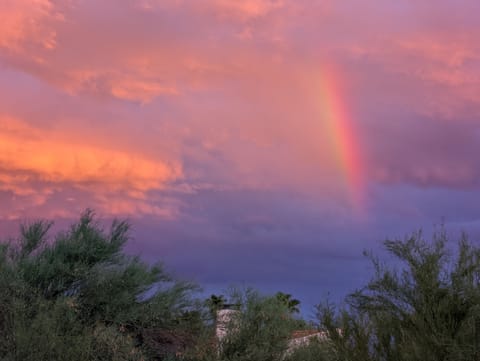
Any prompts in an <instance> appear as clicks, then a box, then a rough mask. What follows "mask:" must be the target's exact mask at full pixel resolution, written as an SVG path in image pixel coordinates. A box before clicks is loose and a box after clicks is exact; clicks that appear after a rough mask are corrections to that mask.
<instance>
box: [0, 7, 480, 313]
mask: <svg viewBox="0 0 480 361" xmlns="http://www.w3.org/2000/svg"><path fill="white" fill-rule="evenodd" d="M479 14H480V2H478V1H477V0H439V1H435V2H431V1H419V0H415V1H414V0H405V1H393V0H392V1H389V0H346V1H336V0H102V1H98V0H2V1H0V234H1V235H2V237H7V236H8V235H12V234H14V231H15V229H16V228H17V226H18V224H19V222H21V221H24V220H28V219H33V218H39V217H47V218H54V219H57V220H59V222H60V224H61V223H62V222H64V223H68V222H70V221H71V220H72V219H75V218H76V217H78V215H79V213H80V212H81V211H82V210H83V209H85V208H87V207H90V208H93V209H95V210H96V211H97V213H98V214H99V215H100V216H101V217H103V218H104V219H110V218H112V217H121V218H129V219H130V220H131V221H132V223H133V225H134V230H133V234H132V235H133V239H132V241H131V242H130V244H129V245H128V249H129V251H130V252H133V253H140V254H142V255H143V256H144V257H145V259H147V260H149V261H150V260H151V261H153V260H156V259H162V260H163V261H164V262H165V263H166V264H167V265H168V266H169V267H170V268H171V269H173V270H175V271H176V272H177V273H178V274H180V275H182V276H183V277H187V278H190V279H195V280H196V281H198V282H200V283H201V284H202V285H204V286H205V287H206V289H207V291H210V290H213V291H216V290H221V289H223V288H225V287H226V286H228V285H229V284H233V283H236V284H243V285H255V286H258V287H261V288H262V289H264V290H267V291H276V290H282V291H287V292H291V293H293V294H294V295H295V296H296V297H298V298H301V299H302V300H304V302H305V303H306V304H313V303H315V302H318V301H319V300H320V299H321V297H323V296H325V295H326V294H327V293H329V292H330V293H331V294H332V295H334V298H335V297H341V296H342V295H344V294H345V293H346V292H348V291H350V290H352V289H353V288H355V287H359V286H361V284H362V282H364V280H365V279H366V277H367V275H368V274H369V271H370V270H369V267H368V262H366V261H365V260H364V259H363V257H362V250H364V249H372V250H374V251H375V250H379V249H380V246H379V245H380V241H381V240H383V239H385V238H386V237H403V236H404V235H405V234H407V233H409V232H411V231H414V230H416V229H418V228H420V227H423V228H425V229H426V230H431V229H432V227H433V225H434V224H438V223H440V222H441V221H442V220H443V221H444V222H445V223H446V225H447V229H449V230H451V232H452V234H453V235H455V234H456V232H458V230H465V231H467V232H469V233H470V234H471V235H472V238H475V239H478V238H480V42H479V41H478V39H479V38H480V15H479Z"/></svg>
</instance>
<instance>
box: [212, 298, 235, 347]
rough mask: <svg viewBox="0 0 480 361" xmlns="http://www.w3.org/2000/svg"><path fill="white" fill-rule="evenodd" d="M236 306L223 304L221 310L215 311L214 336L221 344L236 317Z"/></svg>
mask: <svg viewBox="0 0 480 361" xmlns="http://www.w3.org/2000/svg"><path fill="white" fill-rule="evenodd" d="M239 312H240V311H238V305H233V304H225V305H224V306H223V308H222V309H221V310H218V311H217V319H216V327H215V335H216V336H217V340H218V341H219V342H221V341H222V340H223V339H224V338H225V337H226V336H227V334H228V331H229V328H230V327H232V324H233V323H234V322H235V318H236V317H238V314H239Z"/></svg>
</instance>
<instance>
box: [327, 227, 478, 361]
mask: <svg viewBox="0 0 480 361" xmlns="http://www.w3.org/2000/svg"><path fill="white" fill-rule="evenodd" d="M447 244H448V243H447V237H446V233H445V231H444V230H443V229H442V230H441V231H440V232H439V233H437V234H436V235H435V236H434V239H433V241H432V242H430V243H429V242H427V241H425V239H424V238H423V235H422V233H421V232H418V233H415V234H413V235H412V236H411V237H409V238H408V239H406V240H404V241H400V240H395V241H391V240H387V241H386V242H385V248H386V249H387V251H388V252H389V253H390V254H391V255H393V256H394V257H395V259H396V260H397V262H398V265H399V266H398V267H397V268H394V267H391V266H389V265H388V264H386V263H382V262H380V261H379V260H378V259H377V258H375V257H373V256H371V255H369V257H370V258H371V260H372V263H373V266H374V269H375V274H374V277H373V278H372V279H371V281H370V282H369V283H368V284H367V285H366V286H365V287H364V288H362V289H360V290H358V291H356V292H355V293H353V294H352V295H351V296H350V297H349V298H348V305H349V308H348V309H347V310H343V311H340V312H337V313H335V312H333V310H332V308H331V307H321V308H320V309H319V310H320V320H321V323H322V325H323V326H324V327H326V329H328V331H329V332H330V336H331V339H332V341H333V342H334V344H335V349H336V352H337V354H338V359H339V360H378V361H390V360H392V361H429V360H431V361H442V360H445V361H446V360H477V359H478V357H479V355H480V354H479V351H480V348H479V346H480V344H479V337H480V334H479V332H480V329H479V327H478V325H479V320H480V306H479V305H480V288H479V282H480V250H479V248H477V247H475V246H473V245H472V244H471V243H470V242H469V241H468V240H467V237H466V236H465V235H463V236H462V238H461V239H460V241H459V242H458V247H457V250H456V251H450V250H449V249H448V248H447ZM394 264H395V263H394ZM339 329H341V332H338V330H339Z"/></svg>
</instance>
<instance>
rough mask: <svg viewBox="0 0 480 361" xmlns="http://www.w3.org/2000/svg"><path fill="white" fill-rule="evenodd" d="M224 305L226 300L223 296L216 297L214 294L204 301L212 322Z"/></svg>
mask: <svg viewBox="0 0 480 361" xmlns="http://www.w3.org/2000/svg"><path fill="white" fill-rule="evenodd" d="M226 303H227V300H226V298H225V296H224V295H218V296H217V295H215V294H212V295H211V296H210V297H209V298H207V299H206V300H205V304H206V306H207V308H208V309H209V311H210V315H211V317H212V319H213V320H214V319H215V317H216V315H217V311H219V310H221V309H222V308H223V307H224V306H225V304H226Z"/></svg>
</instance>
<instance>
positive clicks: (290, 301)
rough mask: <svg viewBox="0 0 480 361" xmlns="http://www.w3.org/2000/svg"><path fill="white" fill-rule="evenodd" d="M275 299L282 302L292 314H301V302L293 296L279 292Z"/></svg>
mask: <svg viewBox="0 0 480 361" xmlns="http://www.w3.org/2000/svg"><path fill="white" fill-rule="evenodd" d="M275 297H276V298H277V300H278V301H280V302H281V303H282V304H284V305H285V306H286V307H287V309H288V310H289V311H290V313H292V314H293V313H300V309H299V308H298V306H299V305H300V301H299V300H297V299H295V298H292V295H291V294H288V293H283V292H277V293H276V294H275Z"/></svg>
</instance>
